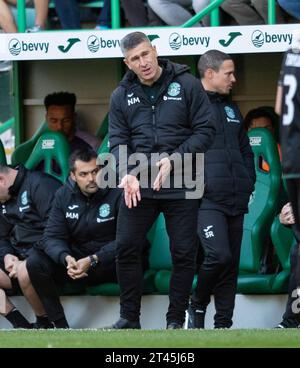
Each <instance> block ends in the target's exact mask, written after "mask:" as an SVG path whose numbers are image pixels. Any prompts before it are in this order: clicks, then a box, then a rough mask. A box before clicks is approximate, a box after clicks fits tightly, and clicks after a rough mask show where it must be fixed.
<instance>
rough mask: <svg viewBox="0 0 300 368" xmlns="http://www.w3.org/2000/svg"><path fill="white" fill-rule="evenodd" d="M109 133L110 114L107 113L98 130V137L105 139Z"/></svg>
mask: <svg viewBox="0 0 300 368" xmlns="http://www.w3.org/2000/svg"><path fill="white" fill-rule="evenodd" d="M107 133H108V114H106V115H105V117H104V119H103V121H102V123H101V124H100V126H99V128H98V129H97V131H96V137H97V138H99V139H102V140H103V139H104V138H105V137H106V136H107Z"/></svg>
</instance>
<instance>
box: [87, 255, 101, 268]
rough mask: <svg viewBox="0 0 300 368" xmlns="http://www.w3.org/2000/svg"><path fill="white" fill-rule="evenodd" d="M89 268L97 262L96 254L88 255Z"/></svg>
mask: <svg viewBox="0 0 300 368" xmlns="http://www.w3.org/2000/svg"><path fill="white" fill-rule="evenodd" d="M89 259H90V268H95V267H96V266H97V264H98V263H99V258H98V256H97V255H96V254H93V255H90V256H89Z"/></svg>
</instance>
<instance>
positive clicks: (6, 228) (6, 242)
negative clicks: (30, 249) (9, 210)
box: [0, 215, 15, 261]
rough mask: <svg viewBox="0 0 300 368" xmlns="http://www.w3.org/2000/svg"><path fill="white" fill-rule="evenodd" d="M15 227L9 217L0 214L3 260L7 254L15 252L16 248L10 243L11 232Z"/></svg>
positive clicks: (0, 244) (1, 257) (0, 239)
mask: <svg viewBox="0 0 300 368" xmlns="http://www.w3.org/2000/svg"><path fill="white" fill-rule="evenodd" d="M12 229H13V225H11V224H10V223H9V222H8V221H7V219H6V218H5V217H4V216H3V215H0V260H1V261H3V259H4V257H5V255H6V254H14V253H15V252H14V248H13V247H12V245H11V243H10V233H11V231H12Z"/></svg>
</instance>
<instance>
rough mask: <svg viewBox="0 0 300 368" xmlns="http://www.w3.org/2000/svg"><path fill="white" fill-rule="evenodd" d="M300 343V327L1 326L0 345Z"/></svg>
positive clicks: (242, 345)
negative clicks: (130, 327)
mask: <svg viewBox="0 0 300 368" xmlns="http://www.w3.org/2000/svg"><path fill="white" fill-rule="evenodd" d="M8 347H9V348H11V347H15V348H77V347H78V348H79V347H80V348H89V347H90V348H149V347H150V348H226V347H228V348H245V347H254V348H260V347H261V348H269V347H270V348H272V347H273V348H275V347H294V348H295V347H297V348H299V347H300V339H299V330H297V329H286V330H282V329H275V330H255V329H252V330H246V329H243V330H172V331H170V330H169V331H167V330H122V331H121V330H101V329H99V330H36V331H35V330H31V331H28V330H5V331H4V330H2V331H0V348H8Z"/></svg>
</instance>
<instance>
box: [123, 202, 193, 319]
mask: <svg viewBox="0 0 300 368" xmlns="http://www.w3.org/2000/svg"><path fill="white" fill-rule="evenodd" d="M198 208H199V200H196V199H152V198H149V199H148V198H142V200H141V201H140V202H139V203H138V205H137V207H134V208H131V209H129V208H128V207H127V206H126V205H125V202H124V199H123V200H122V202H121V205H120V210H119V217H118V225H117V275H118V280H119V284H120V288H121V295H120V305H121V313H120V315H121V317H122V318H126V319H128V320H131V321H136V320H139V316H140V307H141V296H142V282H143V273H142V263H141V255H142V249H141V244H143V243H144V240H145V238H146V236H147V233H148V231H149V230H150V228H151V226H152V224H153V223H154V221H155V220H156V218H157V217H158V215H159V213H160V212H162V213H163V214H164V217H165V220H166V228H167V232H168V235H169V238H170V250H171V256H172V262H173V269H172V275H171V281H170V291H169V300H170V303H169V309H168V313H167V323H170V322H177V323H179V324H182V323H183V322H184V319H185V310H186V309H187V306H188V299H189V294H190V290H191V286H192V282H193V277H194V273H195V263H196V262H195V259H196V253H197V215H198ZM150 267H151V265H150Z"/></svg>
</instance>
